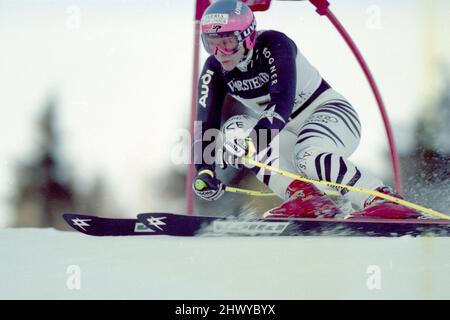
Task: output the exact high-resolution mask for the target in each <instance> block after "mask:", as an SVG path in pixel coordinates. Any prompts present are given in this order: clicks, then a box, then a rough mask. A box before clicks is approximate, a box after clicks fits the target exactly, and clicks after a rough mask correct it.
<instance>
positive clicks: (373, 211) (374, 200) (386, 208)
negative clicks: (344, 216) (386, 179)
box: [348, 186, 422, 219]
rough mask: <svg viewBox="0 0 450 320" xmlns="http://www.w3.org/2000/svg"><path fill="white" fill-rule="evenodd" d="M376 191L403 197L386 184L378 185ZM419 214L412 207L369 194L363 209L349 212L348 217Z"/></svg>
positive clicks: (403, 216)
mask: <svg viewBox="0 0 450 320" xmlns="http://www.w3.org/2000/svg"><path fill="white" fill-rule="evenodd" d="M376 191H378V192H381V193H384V194H386V195H389V196H392V197H395V198H398V199H403V197H402V196H401V195H399V194H397V193H396V192H394V191H393V190H392V189H391V188H390V187H388V186H383V187H379V188H377V189H376ZM421 216H422V214H421V213H420V212H418V211H416V210H414V209H411V208H408V207H405V206H402V205H401V204H398V203H395V202H392V201H389V200H386V199H383V198H381V197H378V196H370V197H369V198H368V199H367V200H366V202H365V203H364V209H363V210H361V211H358V212H354V213H352V214H350V215H349V216H348V218H382V219H417V218H420V217H421Z"/></svg>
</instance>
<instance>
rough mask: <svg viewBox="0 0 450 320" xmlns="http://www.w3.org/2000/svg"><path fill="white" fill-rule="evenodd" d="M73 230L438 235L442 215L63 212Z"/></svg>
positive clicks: (443, 231) (445, 232) (448, 231)
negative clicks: (113, 214) (118, 215)
mask: <svg viewBox="0 0 450 320" xmlns="http://www.w3.org/2000/svg"><path fill="white" fill-rule="evenodd" d="M63 218H64V220H65V221H66V222H67V223H68V224H69V225H70V226H71V227H72V228H74V229H75V230H76V231H79V232H82V233H84V234H87V235H91V236H162V235H166V236H185V237H192V236H370V237H372V236H375V237H380V236H381V237H399V236H414V237H415V236H440V237H448V236H449V235H450V220H446V219H435V220H425V219H423V220H422V219H373V218H352V219H339V218H329V219H327V218H316V219H310V218H268V219H265V218H244V217H210V216H195V215H181V214H173V213H142V214H138V215H137V218H136V219H121V218H106V217H97V216H91V215H85V214H78V213H65V214H63Z"/></svg>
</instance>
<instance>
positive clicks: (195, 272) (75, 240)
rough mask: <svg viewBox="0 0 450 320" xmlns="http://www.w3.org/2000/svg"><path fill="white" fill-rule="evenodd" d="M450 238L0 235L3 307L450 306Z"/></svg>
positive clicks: (0, 232) (9, 231)
mask: <svg viewBox="0 0 450 320" xmlns="http://www.w3.org/2000/svg"><path fill="white" fill-rule="evenodd" d="M449 248H450V238H412V237H401V238H365V237H197V238H177V237H167V236H154V237H151V236H141V237H104V238H95V237H89V236H86V235H83V234H79V233H75V232H62V231H55V230H53V229H3V230H0V276H1V279H0V299H449V298H450V250H449Z"/></svg>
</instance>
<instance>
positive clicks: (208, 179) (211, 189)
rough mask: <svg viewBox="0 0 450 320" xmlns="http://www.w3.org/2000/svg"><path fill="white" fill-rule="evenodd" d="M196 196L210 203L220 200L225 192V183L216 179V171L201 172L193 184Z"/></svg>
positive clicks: (206, 170)
mask: <svg viewBox="0 0 450 320" xmlns="http://www.w3.org/2000/svg"><path fill="white" fill-rule="evenodd" d="M192 188H193V189H194V192H195V194H196V195H198V196H199V197H200V198H202V199H204V200H208V201H214V200H217V199H219V198H220V197H221V196H222V195H223V194H224V192H225V187H224V185H223V183H222V182H221V181H220V180H219V179H217V178H216V175H215V173H214V171H212V170H209V169H204V170H200V171H199V172H198V173H197V176H196V177H195V179H194V182H193V183H192Z"/></svg>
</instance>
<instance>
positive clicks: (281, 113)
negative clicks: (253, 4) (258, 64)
mask: <svg viewBox="0 0 450 320" xmlns="http://www.w3.org/2000/svg"><path fill="white" fill-rule="evenodd" d="M272 35H273V36H271V37H270V38H269V39H268V45H267V47H266V48H265V49H264V51H263V52H262V55H263V57H264V58H263V59H265V62H266V63H267V66H268V70H269V72H270V73H269V75H270V87H269V93H270V103H269V105H268V106H267V107H266V108H265V111H264V112H263V113H262V114H261V117H260V118H259V120H258V122H257V124H256V126H255V128H254V129H255V131H256V133H258V130H259V129H267V130H268V133H270V130H272V129H275V130H277V131H276V132H279V131H281V130H282V129H283V128H284V126H285V125H286V123H287V122H288V120H289V117H290V115H291V113H292V109H293V107H294V101H295V92H296V86H297V74H296V73H297V72H296V69H297V68H296V55H297V47H296V45H295V43H294V42H293V41H292V40H290V39H289V38H288V37H286V36H285V35H284V34H282V33H278V32H277V33H273V34H272ZM272 138H273V137H270V136H269V137H268V141H267V143H269V142H270V140H271V139H272Z"/></svg>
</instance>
